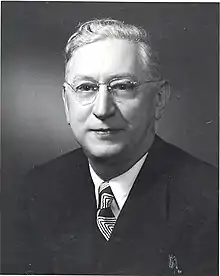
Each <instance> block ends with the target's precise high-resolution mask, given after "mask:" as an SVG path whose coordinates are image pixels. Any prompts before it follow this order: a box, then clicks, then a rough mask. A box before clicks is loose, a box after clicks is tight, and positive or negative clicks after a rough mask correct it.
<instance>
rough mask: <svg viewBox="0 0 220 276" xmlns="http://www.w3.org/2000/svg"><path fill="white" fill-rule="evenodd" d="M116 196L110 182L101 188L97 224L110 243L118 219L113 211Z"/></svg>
mask: <svg viewBox="0 0 220 276" xmlns="http://www.w3.org/2000/svg"><path fill="white" fill-rule="evenodd" d="M113 199H114V195H113V193H112V190H111V188H110V186H109V183H108V182H104V183H102V184H101V185H100V187H99V209H98V211H97V224H98V227H99V230H100V231H101V233H102V234H103V236H104V237H105V239H106V240H107V241H108V240H109V239H110V236H111V233H112V230H113V228H114V225H115V222H116V218H115V216H114V214H113V212H112V210H111V204H112V201H113Z"/></svg>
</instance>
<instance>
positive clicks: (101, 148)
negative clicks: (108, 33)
mask: <svg viewBox="0 0 220 276" xmlns="http://www.w3.org/2000/svg"><path fill="white" fill-rule="evenodd" d="M114 78H126V79H127V78H129V79H131V80H134V81H140V82H143V81H145V80H147V79H149V74H148V73H147V71H146V70H145V71H144V70H143V64H142V63H141V61H140V59H139V57H138V53H137V45H136V44H134V43H132V42H129V41H127V40H122V39H105V40H100V41H97V42H94V43H91V44H87V45H84V46H82V47H80V48H78V49H77V50H76V51H75V52H74V54H73V56H72V57H71V59H70V60H69V62H68V64H67V67H66V81H67V82H68V83H70V84H72V83H73V82H74V80H75V79H77V80H79V81H82V82H84V81H85V80H86V81H89V82H94V83H97V82H99V83H106V82H108V81H109V80H112V79H114ZM156 87H157V85H156V84H155V83H148V84H143V85H141V86H139V87H137V88H136V89H135V97H133V98H132V99H127V100H123V101H120V102H118V101H115V100H114V98H113V96H112V95H111V92H109V91H108V89H107V87H106V85H101V86H100V88H99V92H98V94H97V96H96V99H95V100H94V102H92V103H90V104H88V105H82V104H81V103H80V102H78V101H77V100H76V97H75V95H74V92H73V91H72V90H71V88H70V87H69V86H66V89H65V92H64V95H63V98H64V104H65V110H66V115H67V120H68V122H69V123H70V125H71V128H72V130H73V133H74V135H75V137H76V139H77V141H78V142H79V144H80V145H81V146H82V148H83V149H84V150H85V152H86V153H87V155H88V157H89V158H102V159H105V158H111V157H113V158H114V157H121V156H126V158H132V157H133V156H135V155H137V154H141V153H142V154H143V153H144V152H145V151H146V149H145V147H146V143H147V139H148V135H149V132H153V131H154V121H155V111H156V91H157V90H156Z"/></svg>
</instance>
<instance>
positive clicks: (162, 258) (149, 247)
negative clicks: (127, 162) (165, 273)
mask: <svg viewBox="0 0 220 276" xmlns="http://www.w3.org/2000/svg"><path fill="white" fill-rule="evenodd" d="M165 161H166V160H164V157H163V147H162V143H161V141H160V139H159V138H157V137H156V138H155V141H154V144H153V146H152V148H151V149H150V150H149V152H148V157H147V159H146V161H145V163H144V165H143V167H142V169H141V171H140V173H139V175H138V177H137V179H136V181H135V183H134V185H133V187H132V189H131V192H130V194H129V197H128V199H127V201H126V203H125V205H124V207H123V209H122V211H121V213H120V215H119V217H118V220H117V223H116V225H115V228H114V230H113V233H112V236H111V238H110V240H109V243H108V246H106V252H107V253H106V263H109V260H111V259H112V261H111V262H110V263H114V264H115V271H114V270H113V271H112V273H114V272H117V273H126V270H128V271H129V272H130V271H132V270H133V271H134V272H135V271H139V270H140V273H141V265H140V264H141V263H142V264H145V268H146V267H147V268H148V273H151V274H152V275H159V274H156V273H157V271H160V272H161V271H162V267H163V266H164V265H166V264H164V262H167V258H166V253H165V252H166V251H167V250H166V249H167V245H168V228H167V222H168V217H169V214H168V212H169V208H168V206H169V202H168V201H169V191H168V187H169V185H168V184H169V177H168V176H167V174H166V173H165V171H166V168H165V167H166V166H165ZM115 252H117V254H115ZM147 263H148V264H147ZM123 264H124V265H123ZM146 264H147V265H146ZM119 267H120V269H118V268H119ZM145 272H146V269H145ZM154 273H155V274H154Z"/></svg>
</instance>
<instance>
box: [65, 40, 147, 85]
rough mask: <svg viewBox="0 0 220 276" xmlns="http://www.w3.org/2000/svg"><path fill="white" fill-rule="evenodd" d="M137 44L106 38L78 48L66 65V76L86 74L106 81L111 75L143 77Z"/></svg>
mask: <svg viewBox="0 0 220 276" xmlns="http://www.w3.org/2000/svg"><path fill="white" fill-rule="evenodd" d="M143 71H144V70H143V64H141V62H140V58H139V55H138V46H137V44H135V43H133V42H130V41H128V40H123V39H105V40H100V41H96V42H94V43H91V44H87V45H84V46H82V47H80V48H78V49H77V50H76V51H75V52H74V53H73V56H72V57H71V59H70V60H69V61H68V63H67V65H66V77H70V78H72V77H73V76H74V75H84V76H89V77H93V78H94V79H97V80H99V81H105V80H106V78H109V76H110V75H112V76H113V75H126V74H133V75H136V76H137V77H138V76H140V78H141V77H142V75H143V74H146V73H144V72H143Z"/></svg>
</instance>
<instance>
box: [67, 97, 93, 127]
mask: <svg viewBox="0 0 220 276" xmlns="http://www.w3.org/2000/svg"><path fill="white" fill-rule="evenodd" d="M68 104H69V114H70V123H71V125H72V127H73V128H74V127H76V129H74V130H76V131H77V130H78V129H83V128H84V127H85V123H86V121H87V118H88V117H89V114H90V110H89V108H88V107H85V106H82V105H80V104H79V103H77V102H75V101H74V100H73V99H69V103H68Z"/></svg>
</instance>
